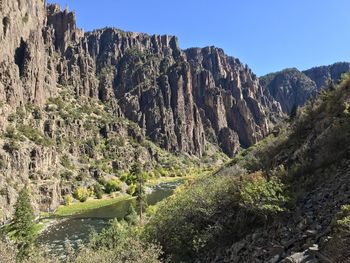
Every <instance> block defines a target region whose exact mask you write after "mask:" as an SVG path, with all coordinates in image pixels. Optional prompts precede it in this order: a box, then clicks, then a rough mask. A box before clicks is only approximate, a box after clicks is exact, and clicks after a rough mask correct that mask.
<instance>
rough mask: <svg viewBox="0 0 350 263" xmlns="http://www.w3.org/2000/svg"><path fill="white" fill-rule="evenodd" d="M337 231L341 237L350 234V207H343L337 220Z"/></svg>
mask: <svg viewBox="0 0 350 263" xmlns="http://www.w3.org/2000/svg"><path fill="white" fill-rule="evenodd" d="M334 226H335V231H336V232H337V233H338V234H340V235H341V236H344V235H348V234H349V233H350V205H342V206H341V208H340V212H339V213H337V215H336V218H335V224H334Z"/></svg>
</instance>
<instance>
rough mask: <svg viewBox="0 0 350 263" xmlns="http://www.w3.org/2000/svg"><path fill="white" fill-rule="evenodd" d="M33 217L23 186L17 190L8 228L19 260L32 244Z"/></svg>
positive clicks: (27, 253) (28, 252) (26, 254)
mask: <svg viewBox="0 0 350 263" xmlns="http://www.w3.org/2000/svg"><path fill="white" fill-rule="evenodd" d="M34 219H35V218H34V210H33V207H32V206H31V203H30V196H29V192H28V189H26V188H23V189H22V190H21V191H20V192H19V195H18V199H17V202H16V204H15V213H14V215H13V219H12V220H11V223H10V229H9V230H10V233H11V235H12V236H13V238H14V239H15V241H16V244H17V247H18V255H17V258H18V260H19V261H22V260H23V259H25V258H26V257H28V255H29V254H30V251H31V249H32V246H33V244H34V241H35V234H34Z"/></svg>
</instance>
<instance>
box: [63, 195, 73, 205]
mask: <svg viewBox="0 0 350 263" xmlns="http://www.w3.org/2000/svg"><path fill="white" fill-rule="evenodd" d="M72 203H73V197H72V196H71V195H65V196H64V204H65V205H71V204H72Z"/></svg>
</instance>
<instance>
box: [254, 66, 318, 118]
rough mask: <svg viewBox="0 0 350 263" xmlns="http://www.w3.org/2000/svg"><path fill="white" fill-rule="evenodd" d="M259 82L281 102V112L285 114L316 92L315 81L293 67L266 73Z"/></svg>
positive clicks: (302, 103) (313, 95)
mask: <svg viewBox="0 0 350 263" xmlns="http://www.w3.org/2000/svg"><path fill="white" fill-rule="evenodd" d="M260 83H261V85H262V86H263V87H264V88H265V89H267V90H268V91H269V93H270V94H271V96H272V97H274V98H275V99H276V100H277V101H278V102H279V103H280V104H281V107H282V110H283V112H285V113H287V114H290V113H291V112H292V110H293V108H294V107H296V106H302V105H304V104H305V102H306V101H307V100H308V99H309V98H312V97H315V96H316V94H317V86H316V84H315V82H314V81H312V80H311V79H310V78H309V77H307V76H306V75H305V74H304V73H302V72H300V71H299V70H297V69H295V68H291V69H285V70H283V71H280V72H277V73H272V74H268V75H266V76H264V77H261V78H260Z"/></svg>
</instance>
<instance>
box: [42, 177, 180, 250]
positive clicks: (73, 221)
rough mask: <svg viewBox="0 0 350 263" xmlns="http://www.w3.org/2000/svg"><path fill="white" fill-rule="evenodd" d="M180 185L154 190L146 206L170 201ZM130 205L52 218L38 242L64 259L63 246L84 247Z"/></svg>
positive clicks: (163, 185)
mask: <svg viewBox="0 0 350 263" xmlns="http://www.w3.org/2000/svg"><path fill="white" fill-rule="evenodd" d="M182 182H183V180H181V179H180V180H177V181H172V182H166V183H160V184H158V185H156V186H153V187H152V192H151V193H150V194H148V195H147V204H149V205H154V204H156V203H157V202H159V201H161V200H163V199H164V198H167V197H169V196H170V195H172V194H173V192H174V190H175V188H176V187H177V186H179V185H180V184H181V183H182ZM131 205H132V206H134V207H135V206H136V201H135V199H130V200H122V201H120V202H118V203H115V204H113V205H109V206H105V207H100V208H97V209H93V210H89V211H86V212H84V213H82V214H79V215H74V216H70V217H66V218H53V219H52V220H53V224H52V225H51V226H50V227H48V228H47V229H46V230H45V231H44V232H42V233H41V234H40V236H39V238H38V242H39V244H40V245H41V246H45V247H47V249H48V250H49V251H51V252H53V253H55V254H57V255H63V254H64V251H65V242H69V243H70V244H71V245H73V246H76V245H77V244H79V243H82V244H86V243H87V242H88V240H89V236H90V234H91V233H92V232H93V231H95V232H97V233H99V232H101V230H102V229H103V228H105V227H106V226H107V225H108V222H109V221H110V220H111V219H115V218H117V219H123V218H124V217H125V215H127V213H128V210H129V208H130V206H131Z"/></svg>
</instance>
